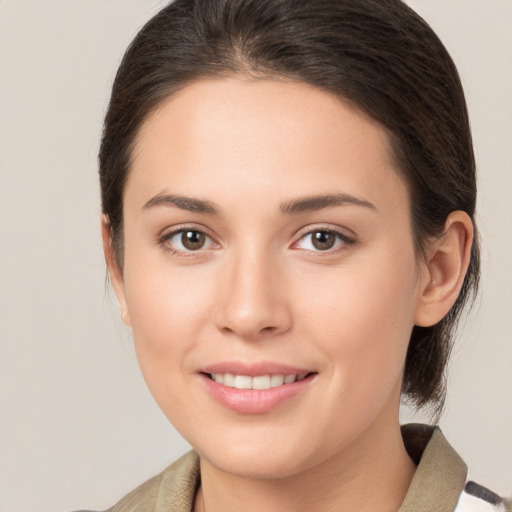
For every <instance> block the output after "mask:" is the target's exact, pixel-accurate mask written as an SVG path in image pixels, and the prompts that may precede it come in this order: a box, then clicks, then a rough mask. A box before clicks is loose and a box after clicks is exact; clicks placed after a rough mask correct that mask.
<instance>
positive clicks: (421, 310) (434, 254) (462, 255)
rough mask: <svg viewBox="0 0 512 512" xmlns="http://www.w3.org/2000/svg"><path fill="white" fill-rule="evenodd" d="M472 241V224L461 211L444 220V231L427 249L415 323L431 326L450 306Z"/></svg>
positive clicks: (460, 279) (458, 285)
mask: <svg viewBox="0 0 512 512" xmlns="http://www.w3.org/2000/svg"><path fill="white" fill-rule="evenodd" d="M472 243H473V223H472V221H471V219H470V217H469V215H468V214H467V213H465V212H462V211H455V212H452V213H451V214H450V215H449V216H448V218H447V219H446V223H445V229H444V233H443V235H442V236H441V237H440V238H437V239H435V240H433V241H432V242H431V244H430V245H429V246H428V248H427V251H426V252H427V255H426V262H425V267H426V268H425V270H426V273H424V278H423V279H422V284H421V290H420V292H421V296H420V298H419V301H418V306H417V309H416V315H415V324H416V325H418V326H421V327H430V326H432V325H434V324H436V323H437V322H439V321H440V320H441V319H442V318H443V317H444V316H445V315H446V314H447V313H448V312H449V311H450V309H451V307H452V306H453V304H454V303H455V301H456V300H457V297H458V296H459V292H460V289H461V287H462V284H463V282H464V277H465V275H466V272H467V269H468V265H469V261H470V257H471V246H472Z"/></svg>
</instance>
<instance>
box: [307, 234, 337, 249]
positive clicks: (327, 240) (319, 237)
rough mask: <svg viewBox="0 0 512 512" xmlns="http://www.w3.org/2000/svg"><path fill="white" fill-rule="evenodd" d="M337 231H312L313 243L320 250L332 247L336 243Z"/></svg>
mask: <svg viewBox="0 0 512 512" xmlns="http://www.w3.org/2000/svg"><path fill="white" fill-rule="evenodd" d="M336 237H337V235H336V233H333V232H332V231H314V232H313V233H311V243H312V245H313V247H314V248H315V249H318V250H319V251H327V250H328V249H332V248H333V247H334V244H335V243H336Z"/></svg>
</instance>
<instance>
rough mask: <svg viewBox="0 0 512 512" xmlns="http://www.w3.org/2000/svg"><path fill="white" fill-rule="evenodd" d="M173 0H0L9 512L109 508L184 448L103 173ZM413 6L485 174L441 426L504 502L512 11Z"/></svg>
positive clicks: (430, 3) (509, 417)
mask: <svg viewBox="0 0 512 512" xmlns="http://www.w3.org/2000/svg"><path fill="white" fill-rule="evenodd" d="M164 4H165V2H163V1H157V0H107V1H105V0H89V1H87V2H75V1H69V0H44V1H36V0H0V233H1V238H0V336H1V338H0V414H1V418H0V511H1V512H27V511H38V512H58V511H65V510H72V509H75V508H82V507H91V508H96V509H103V508H105V507H107V506H109V505H111V504H112V503H113V502H115V501H116V500H117V498H119V497H120V496H121V495H123V494H124V493H125V492H127V491H128V490H130V489H131V488H133V487H134V486H135V485H136V484H138V483H140V482H142V481H143V480H144V479H146V478H147V477H149V476H151V475H152V474H154V473H156V472H158V471H159V470H161V469H162V468H163V467H165V466H166V465H167V464H169V463H170V462H171V461H172V460H173V459H174V458H176V456H177V455H179V454H180V453H182V452H184V451H185V450H186V449H187V445H186V443H185V442H184V441H182V440H181V439H180V438H179V436H178V435H177V434H176V433H175V431H174V430H173V429H172V427H171V426H170V425H169V424H168V422H167V421H166V420H165V418H164V417H163V415H162V414H161V413H160V411H159V410H158V408H157V406H156V405H155V404H154V403H153V400H152V398H151V396H150V395H149V392H148V391H146V388H145V385H144V383H143V381H142V378H141V377H140V376H139V371H138V368H137V364H136V361H135V357H134V354H133V350H132V346H131V340H130V335H129V332H128V331H127V330H125V329H124V328H123V327H122V326H121V322H120V320H119V318H118V313H117V307H116V305H115V304H114V297H113V294H112V298H111V299H110V298H109V297H108V295H107V296H106V295H105V291H104V275H105V271H104V264H103V261H102V253H101V249H100V236H99V201H98V186H97V178H96V153H97V149H98V140H99V135H100V130H101V122H102V115H103V112H104V109H105V106H106V102H107V97H108V93H109V87H110V85H111V82H112V79H113V76H114V72H115V69H116V67H117V64H118V63H119V60H120V58H121V55H122V53H123V51H124V48H125V47H126V45H127V44H128V42H129V41H130V40H131V38H132V37H133V36H134V34H135V32H136V31H137V29H138V28H140V26H141V25H142V24H143V23H144V22H145V21H146V20H147V19H148V18H149V17H150V16H151V15H152V14H153V13H154V12H156V10H157V9H158V8H159V7H162V6H163V5H164ZM410 4H411V5H412V6H413V7H415V8H416V9H417V10H418V11H419V12H420V13H421V14H422V15H423V16H424V17H425V18H426V19H427V21H429V22H430V23H431V25H432V26H433V28H434V29H435V30H436V31H437V32H438V34H439V35H440V36H441V38H442V39H443V40H444V42H445V44H446V46H447V47H448V49H449V50H450V51H451V53H452V55H453V57H454V59H455V61H456V63H457V65H458V67H459V70H460V72H461V75H462V80H463V83H464V85H465V88H466V92H467V97H468V102H469V107H470V114H471V120H472V125H473V131H474V138H475V145H476V154H477V159H478V164H479V170H480V180H479V182H480V200H479V205H480V206H479V212H480V213H479V221H480V229H481V232H482V237H483V244H484V253H483V259H484V279H483V282H482V298H481V300H480V301H479V303H478V304H477V306H476V308H475V310H474V311H473V314H472V317H471V320H470V321H469V322H468V323H467V325H466V327H465V328H464V329H463V330H462V331H461V335H460V337H459V341H458V344H457V347H456V350H455V352H454V357H453V363H452V366H451V379H450V380H451V383H450V384H451V386H450V394H449V400H448V406H447V410H446V414H445V416H444V418H443V420H442V422H441V425H442V427H443V428H444V430H445V432H446V433H447V435H448V437H449V438H450V440H451V441H452V443H453V444H454V445H455V447H456V448H457V449H458V450H459V452H460V453H461V455H462V456H463V457H464V458H465V459H466V461H467V462H468V463H469V465H470V466H471V467H472V470H473V475H474V477H475V478H476V479H478V480H480V481H481V482H482V483H484V484H488V485H490V486H492V487H493V488H495V489H496V490H497V491H499V492H502V493H507V494H510V493H512V371H511V368H512V335H511V329H510V320H511V317H512V265H511V262H512V201H511V199H510V198H511V193H512V151H511V147H512V94H511V91H512V2H511V1H510V0H486V1H484V0H410ZM408 416H410V414H409V413H408V412H407V411H404V418H406V417H408Z"/></svg>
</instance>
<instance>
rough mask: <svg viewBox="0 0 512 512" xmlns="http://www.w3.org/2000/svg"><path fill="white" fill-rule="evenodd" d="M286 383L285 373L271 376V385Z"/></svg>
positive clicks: (273, 386)
mask: <svg viewBox="0 0 512 512" xmlns="http://www.w3.org/2000/svg"><path fill="white" fill-rule="evenodd" d="M283 384H284V375H272V377H270V387H272V388H277V387H279V386H282V385H283Z"/></svg>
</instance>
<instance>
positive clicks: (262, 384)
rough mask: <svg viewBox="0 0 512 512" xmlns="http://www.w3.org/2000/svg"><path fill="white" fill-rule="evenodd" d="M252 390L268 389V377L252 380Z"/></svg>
mask: <svg viewBox="0 0 512 512" xmlns="http://www.w3.org/2000/svg"><path fill="white" fill-rule="evenodd" d="M252 389H270V375H260V376H259V377H253V378H252Z"/></svg>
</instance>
